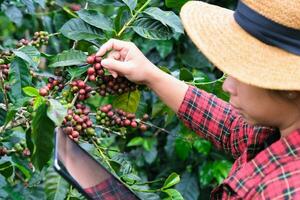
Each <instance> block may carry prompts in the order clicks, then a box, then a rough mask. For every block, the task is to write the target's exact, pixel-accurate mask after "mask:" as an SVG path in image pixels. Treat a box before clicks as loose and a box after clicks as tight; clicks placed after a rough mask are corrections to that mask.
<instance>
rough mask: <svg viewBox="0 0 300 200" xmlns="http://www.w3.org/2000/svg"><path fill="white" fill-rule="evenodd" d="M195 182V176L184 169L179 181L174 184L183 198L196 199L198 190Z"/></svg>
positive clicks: (187, 199)
mask: <svg viewBox="0 0 300 200" xmlns="http://www.w3.org/2000/svg"><path fill="white" fill-rule="evenodd" d="M197 183H198V181H197V177H196V176H195V175H194V174H193V173H190V172H187V171H186V172H184V173H183V175H182V176H181V178H180V182H179V183H178V184H177V185H176V186H175V189H176V190H178V191H179V192H180V194H181V195H182V196H183V198H184V199H185V200H194V199H198V197H199V195H200V192H199V186H198V184H197ZM201 195H202V194H201Z"/></svg>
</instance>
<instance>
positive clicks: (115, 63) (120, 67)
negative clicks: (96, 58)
mask: <svg viewBox="0 0 300 200" xmlns="http://www.w3.org/2000/svg"><path fill="white" fill-rule="evenodd" d="M101 65H102V66H103V67H104V68H106V69H108V70H109V71H114V72H117V73H121V74H124V75H126V72H127V70H128V64H127V63H126V62H122V61H119V60H115V59H112V58H106V59H103V60H102V61H101Z"/></svg>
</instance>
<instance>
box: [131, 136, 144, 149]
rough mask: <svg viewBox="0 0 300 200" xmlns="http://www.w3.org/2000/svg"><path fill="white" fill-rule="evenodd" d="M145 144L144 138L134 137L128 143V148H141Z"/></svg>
mask: <svg viewBox="0 0 300 200" xmlns="http://www.w3.org/2000/svg"><path fill="white" fill-rule="evenodd" d="M143 142H144V139H143V138H142V137H134V138H132V139H131V140H130V141H129V142H128V144H127V146H128V147H133V146H141V145H142V144H143Z"/></svg>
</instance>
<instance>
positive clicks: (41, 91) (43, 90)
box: [39, 88, 48, 97]
mask: <svg viewBox="0 0 300 200" xmlns="http://www.w3.org/2000/svg"><path fill="white" fill-rule="evenodd" d="M39 93H40V95H41V96H43V97H45V96H47V95H48V90H47V89H46V88H41V89H40V90H39Z"/></svg>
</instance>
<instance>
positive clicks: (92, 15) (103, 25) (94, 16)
mask: <svg viewBox="0 0 300 200" xmlns="http://www.w3.org/2000/svg"><path fill="white" fill-rule="evenodd" d="M77 14H78V16H79V17H80V19H82V20H83V21H85V22H86V23H88V24H90V25H92V26H95V27H97V28H100V29H102V30H106V31H113V25H112V20H111V19H109V18H108V17H106V16H105V15H103V14H102V13H100V12H98V11H96V10H85V9H83V10H80V11H78V12H77Z"/></svg>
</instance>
